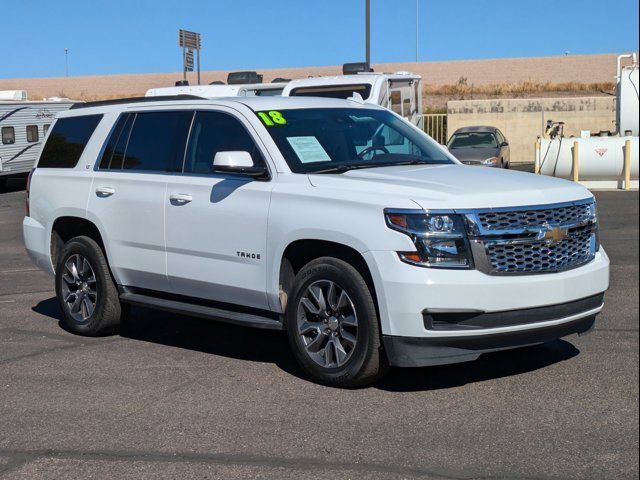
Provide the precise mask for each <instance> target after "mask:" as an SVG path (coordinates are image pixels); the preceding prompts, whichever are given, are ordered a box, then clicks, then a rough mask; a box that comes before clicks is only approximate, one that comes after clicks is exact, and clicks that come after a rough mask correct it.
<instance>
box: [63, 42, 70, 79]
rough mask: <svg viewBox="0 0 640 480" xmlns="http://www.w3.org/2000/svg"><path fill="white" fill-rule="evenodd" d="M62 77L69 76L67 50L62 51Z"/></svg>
mask: <svg viewBox="0 0 640 480" xmlns="http://www.w3.org/2000/svg"><path fill="white" fill-rule="evenodd" d="M64 76H65V77H68V76H69V49H68V48H65V49H64Z"/></svg>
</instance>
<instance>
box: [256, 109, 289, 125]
mask: <svg viewBox="0 0 640 480" xmlns="http://www.w3.org/2000/svg"><path fill="white" fill-rule="evenodd" d="M258 116H259V117H260V120H262V123H264V124H265V125H266V126H267V127H273V126H274V125H286V123H287V121H286V120H285V118H284V117H283V116H282V113H280V112H278V111H277V110H271V111H269V112H258Z"/></svg>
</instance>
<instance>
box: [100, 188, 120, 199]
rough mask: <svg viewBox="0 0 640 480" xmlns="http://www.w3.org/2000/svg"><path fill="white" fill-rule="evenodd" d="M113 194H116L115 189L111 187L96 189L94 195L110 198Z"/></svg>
mask: <svg viewBox="0 0 640 480" xmlns="http://www.w3.org/2000/svg"><path fill="white" fill-rule="evenodd" d="M114 193H116V190H115V188H111V187H98V188H96V195H98V196H99V197H103V198H104V197H110V196H111V195H113V194H114Z"/></svg>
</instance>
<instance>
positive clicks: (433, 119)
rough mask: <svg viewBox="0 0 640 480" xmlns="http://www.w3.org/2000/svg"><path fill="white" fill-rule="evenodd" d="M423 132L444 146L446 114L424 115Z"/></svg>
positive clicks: (445, 139) (445, 140)
mask: <svg viewBox="0 0 640 480" xmlns="http://www.w3.org/2000/svg"><path fill="white" fill-rule="evenodd" d="M422 116H423V118H424V131H425V132H426V133H427V134H428V135H430V136H431V137H432V138H433V139H434V140H435V141H436V142H438V143H441V144H443V145H444V144H445V143H446V142H447V114H446V113H425V114H424V115H422Z"/></svg>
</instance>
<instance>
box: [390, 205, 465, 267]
mask: <svg viewBox="0 0 640 480" xmlns="http://www.w3.org/2000/svg"><path fill="white" fill-rule="evenodd" d="M385 219H386V222H387V226H388V227H389V228H392V229H393V230H397V231H399V232H402V233H404V234H405V235H408V236H409V237H410V238H411V240H412V241H413V244H414V245H415V247H416V251H415V252H398V255H399V256H400V259H401V260H402V261H403V262H406V263H410V264H412V265H418V266H421V267H431V268H466V269H470V268H473V260H472V256H471V249H470V247H469V242H468V240H467V234H466V230H465V223H464V219H463V218H462V217H461V216H460V215H456V214H453V213H446V214H444V213H439V214H431V213H423V212H415V213H414V212H411V211H400V210H391V209H387V210H385Z"/></svg>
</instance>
